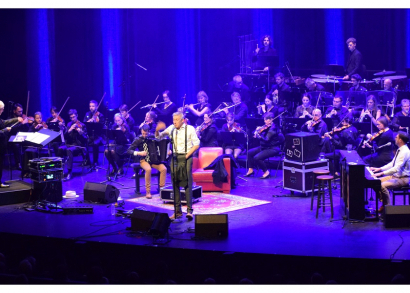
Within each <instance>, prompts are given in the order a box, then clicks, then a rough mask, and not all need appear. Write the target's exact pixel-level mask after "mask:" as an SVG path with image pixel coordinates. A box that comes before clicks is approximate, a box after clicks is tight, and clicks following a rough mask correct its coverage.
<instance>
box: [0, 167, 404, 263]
mask: <svg viewBox="0 0 410 293" xmlns="http://www.w3.org/2000/svg"><path fill="white" fill-rule="evenodd" d="M80 170H81V169H78V172H79V171H80ZM75 171H76V169H75ZM240 171H241V172H242V173H244V172H245V170H244V169H241V170H240ZM13 172H14V173H13V177H14V179H16V177H17V176H18V173H17V171H13ZM74 175H75V176H74V178H73V179H72V180H71V181H68V182H64V183H63V194H64V193H65V192H66V191H67V190H75V191H76V193H77V194H79V195H80V196H79V197H78V198H77V199H63V201H62V202H60V205H62V206H73V205H76V204H81V203H82V200H83V188H84V185H85V183H86V181H90V182H100V181H103V180H105V179H106V176H105V171H104V170H98V171H93V172H91V173H88V174H85V175H84V176H81V174H80V173H74ZM258 175H259V176H261V175H262V174H261V172H259V174H258ZM4 176H5V178H3V179H5V180H7V176H8V172H7V171H5V172H4ZM131 176H132V169H129V170H128V174H127V175H126V176H124V177H122V178H119V179H118V180H117V182H120V183H122V184H124V187H122V186H120V185H118V184H115V183H114V184H113V185H114V186H116V187H117V188H119V189H120V196H121V197H122V198H123V199H130V198H135V197H136V194H135V193H134V189H135V183H134V179H131ZM281 176H282V175H281V172H279V174H278V177H277V178H270V179H268V180H261V179H259V178H258V177H250V178H246V180H247V181H243V180H241V179H237V184H238V185H237V187H236V188H235V189H233V190H232V191H231V194H234V195H239V196H244V197H250V198H254V199H260V200H267V201H270V202H271V203H269V204H264V205H260V206H256V207H251V208H246V209H242V210H237V211H233V212H229V213H228V219H229V236H228V238H226V239H222V240H206V241H199V240H192V239H191V237H192V236H194V234H193V233H190V232H189V228H192V229H194V228H195V224H194V221H191V222H188V221H187V220H186V219H185V218H184V219H183V220H182V221H180V222H176V223H172V224H171V226H170V228H171V230H170V236H171V237H172V238H173V239H172V240H171V241H170V242H169V243H168V244H166V245H164V246H165V247H168V248H182V249H196V250H212V251H223V252H243V253H259V254H274V255H295V256H316V257H336V258H363V259H389V258H390V257H391V255H392V254H393V253H394V252H395V251H396V249H397V248H398V247H399V246H400V245H401V243H402V238H403V241H404V243H405V244H404V245H403V246H402V247H401V248H400V249H399V250H398V251H397V253H396V254H395V256H394V258H395V259H399V260H406V259H408V258H409V256H410V247H409V245H408V243H410V233H403V232H402V229H386V228H384V226H383V223H382V222H363V223H349V222H348V221H343V220H342V211H341V208H340V189H339V185H337V186H338V188H337V189H336V190H333V191H334V199H333V201H334V211H335V215H334V220H335V221H330V208H327V210H326V212H325V213H323V212H322V211H320V213H319V217H318V218H317V219H316V217H315V216H316V211H315V209H314V210H313V211H311V210H310V200H311V198H310V196H308V197H306V196H303V195H302V194H295V195H291V193H290V192H289V191H287V190H283V192H282V188H276V186H277V185H278V184H280V181H281V180H282V178H281ZM153 180H154V182H156V180H157V178H154V179H153ZM25 181H26V182H31V180H29V179H25ZM143 182H144V179H143V178H142V179H141V191H142V195H140V196H144V195H145V193H144V192H145V188H144V183H143ZM168 183H170V177H169V175H168V176H167V184H168ZM12 184H13V183H12ZM153 186H154V187H155V186H156V184H154V185H153ZM153 191H154V190H153ZM157 196H159V195H158V194H155V195H154V197H157ZM373 203H374V202H373ZM399 204H400V202H399ZM87 205H88V204H87ZM92 205H93V207H94V213H93V214H84V215H63V214H52V213H42V212H38V211H30V212H29V211H26V210H25V209H24V208H23V207H25V204H15V205H7V206H0V232H6V233H14V234H20V235H21V234H23V235H35V236H44V237H56V238H63V239H78V240H83V241H97V242H107V243H121V244H128V245H151V244H152V241H153V240H152V237H151V236H143V237H129V236H127V235H126V228H127V227H130V225H131V223H130V220H129V219H124V218H122V217H116V216H111V214H110V208H109V205H104V204H92ZM137 207H138V208H142V209H145V210H147V211H153V212H164V213H168V214H169V215H171V214H172V212H170V211H169V210H164V209H160V208H155V207H152V206H144V205H141V204H135V203H131V202H127V201H126V202H125V206H124V209H125V210H132V209H134V208H137ZM194 210H195V205H194ZM194 213H195V211H194ZM401 237H402V238H401Z"/></svg>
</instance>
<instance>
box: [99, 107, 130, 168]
mask: <svg viewBox="0 0 410 293" xmlns="http://www.w3.org/2000/svg"><path fill="white" fill-rule="evenodd" d="M112 129H113V130H121V131H122V132H124V135H125V138H126V139H127V141H128V142H129V141H130V139H131V137H132V136H131V132H130V127H129V126H128V124H127V122H126V121H125V119H124V117H123V116H122V115H121V114H120V113H117V114H115V115H114V124H113V126H112ZM126 151H127V145H126V144H123V143H117V142H115V143H112V144H111V143H110V144H109V145H108V149H106V150H105V151H104V155H105V157H106V158H107V160H108V163H109V164H111V165H112V167H113V169H112V171H111V173H110V176H117V175H118V176H121V175H123V174H124V169H123V166H124V160H123V158H122V155H123V154H124V153H125V152H126Z"/></svg>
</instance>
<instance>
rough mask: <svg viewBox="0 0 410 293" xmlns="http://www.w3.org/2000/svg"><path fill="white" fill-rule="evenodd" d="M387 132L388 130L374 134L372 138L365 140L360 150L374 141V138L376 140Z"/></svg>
mask: <svg viewBox="0 0 410 293" xmlns="http://www.w3.org/2000/svg"><path fill="white" fill-rule="evenodd" d="M387 130H389V129H388V128H385V129H382V130H380V131H379V132H377V133H375V134H374V135H373V136H372V137H370V138H369V139H368V140H366V141H365V142H363V146H362V148H364V147H365V145H366V144H369V143H370V142H372V141H373V140H375V139H376V138H378V137H379V136H380V135H382V134H383V133H385V132H386V131H387Z"/></svg>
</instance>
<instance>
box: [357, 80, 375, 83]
mask: <svg viewBox="0 0 410 293" xmlns="http://www.w3.org/2000/svg"><path fill="white" fill-rule="evenodd" d="M360 83H374V81H373V80H362V81H361V82H360Z"/></svg>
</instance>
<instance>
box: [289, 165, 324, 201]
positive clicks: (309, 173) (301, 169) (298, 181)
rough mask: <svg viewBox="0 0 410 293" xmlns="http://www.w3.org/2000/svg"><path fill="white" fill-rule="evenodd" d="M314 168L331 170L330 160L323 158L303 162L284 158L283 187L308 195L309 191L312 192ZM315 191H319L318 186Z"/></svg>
mask: <svg viewBox="0 0 410 293" xmlns="http://www.w3.org/2000/svg"><path fill="white" fill-rule="evenodd" d="M314 170H329V160H327V159H322V160H319V161H312V162H305V163H302V162H295V161H289V160H286V159H284V160H283V189H287V190H290V191H292V192H294V191H297V192H301V193H304V194H305V195H306V196H307V193H308V192H312V180H313V171H314ZM315 191H317V188H316V189H315Z"/></svg>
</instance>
